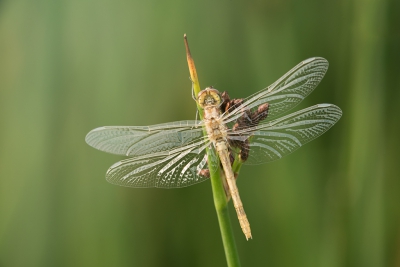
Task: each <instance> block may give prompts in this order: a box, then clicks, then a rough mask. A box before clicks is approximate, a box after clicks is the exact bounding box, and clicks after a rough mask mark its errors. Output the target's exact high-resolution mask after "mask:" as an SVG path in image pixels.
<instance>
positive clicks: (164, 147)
mask: <svg viewBox="0 0 400 267" xmlns="http://www.w3.org/2000/svg"><path fill="white" fill-rule="evenodd" d="M85 140H86V142H87V143H88V144H89V145H90V146H92V147H94V148H96V149H99V150H101V151H105V152H109V153H112V154H117V155H124V156H143V155H148V154H152V153H160V152H165V151H170V150H173V149H176V148H179V147H182V146H184V145H186V144H189V143H191V142H199V141H201V140H204V138H203V132H202V127H201V125H199V124H196V122H195V121H178V122H172V123H164V124H157V125H152V126H105V127H100V128H96V129H94V130H92V131H90V132H89V133H88V134H87V135H86V138H85Z"/></svg>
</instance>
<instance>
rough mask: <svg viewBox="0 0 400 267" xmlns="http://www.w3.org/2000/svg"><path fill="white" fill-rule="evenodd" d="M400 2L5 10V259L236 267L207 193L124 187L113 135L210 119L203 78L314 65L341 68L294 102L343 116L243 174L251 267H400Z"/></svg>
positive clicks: (1, 185)
mask: <svg viewBox="0 0 400 267" xmlns="http://www.w3.org/2000/svg"><path fill="white" fill-rule="evenodd" d="M399 25H400V2H399V1H396V0H368V1H362V0H361V1H360V0H358V1H315V0H306V1H295V0H292V1H291V0H284V1H282V0H279V1H278V0H269V1H261V0H258V1H226V0H222V1H210V0H203V1H179V0H177V1H154V0H149V1H134V0H132V1H129V0H114V1H93V0H37V1H28V0H15V1H14V0H13V1H6V0H3V1H0V266H225V265H226V262H225V255H224V251H223V247H222V242H221V238H220V232H219V228H218V222H217V217H216V213H215V210H214V206H213V200H212V193H211V185H210V183H209V182H204V183H202V184H199V185H196V186H192V187H188V188H184V189H174V190H163V189H154V188H153V189H132V188H123V187H118V186H114V185H111V184H109V183H107V182H106V181H105V178H104V176H105V172H106V170H107V169H108V167H109V166H111V165H112V164H113V163H114V162H116V161H118V160H121V159H123V157H118V156H115V155H111V154H106V153H103V152H100V151H97V150H95V149H93V148H91V147H89V146H88V145H87V144H86V143H85V141H84V137H85V135H86V133H87V132H89V131H90V130H91V129H93V128H95V127H98V126H104V125H149V124H157V123H163V122H169V121H177V120H186V119H194V118H195V114H196V108H195V104H194V102H193V100H192V98H191V91H190V89H191V83H190V81H189V78H188V77H189V72H188V69H187V63H186V57H185V50H184V45H183V34H184V33H187V34H188V39H189V43H190V45H191V50H192V54H193V57H194V59H195V61H196V66H197V70H198V73H199V78H200V84H201V86H202V87H203V88H204V87H206V86H210V85H213V86H214V87H216V88H217V89H219V90H221V91H224V90H227V91H229V93H230V95H231V97H234V98H240V97H245V96H248V95H250V94H252V93H255V92H257V91H258V90H260V89H262V88H264V87H266V86H268V85H269V84H271V83H272V82H274V81H275V80H276V79H278V78H279V77H280V76H281V75H283V74H284V73H285V72H286V71H288V70H289V69H291V68H292V67H293V66H295V65H296V64H297V63H299V62H300V61H301V60H304V59H306V58H309V57H312V56H321V57H325V58H327V59H328V61H329V62H330V69H329V70H328V72H327V75H326V76H325V78H324V79H323V81H322V82H321V84H320V85H319V86H318V88H317V89H316V90H315V91H314V93H312V94H311V95H310V96H309V97H307V99H306V100H304V101H303V103H302V104H301V105H300V106H298V107H296V109H300V108H304V107H307V106H310V105H313V104H317V103H334V104H336V105H338V106H340V107H341V108H342V110H343V117H342V119H341V120H340V121H339V122H338V123H337V124H336V125H335V126H334V127H333V128H332V129H331V130H330V131H329V132H327V133H326V134H324V135H323V136H322V137H320V138H318V139H317V140H315V141H313V142H312V143H310V144H307V145H306V146H304V147H303V148H301V149H300V150H298V151H296V152H295V153H294V154H292V155H290V156H287V157H286V158H284V159H282V160H280V161H277V162H273V163H269V164H266V165H260V166H247V167H244V168H243V169H242V171H241V174H240V176H239V180H238V186H239V189H240V190H241V197H242V200H243V202H244V206H245V208H246V212H247V214H248V217H249V219H250V222H251V227H252V231H253V236H254V239H253V240H251V241H248V242H247V241H246V240H245V238H244V236H243V234H242V233H241V230H240V227H239V224H238V222H237V219H236V215H235V212H234V210H233V208H232V207H231V210H230V211H231V222H232V225H233V228H234V229H235V233H234V234H235V237H236V241H237V246H238V250H239V254H240V259H241V262H242V265H243V266H307V267H310V266H328V267H336V266H338V267H339V266H363V267H369V266H400V205H399V204H400V181H399V178H400V171H399V170H400V167H399V150H400V138H399V136H400V124H399V114H400V75H399V74H400V68H399V63H400V53H399V48H400V30H399Z"/></svg>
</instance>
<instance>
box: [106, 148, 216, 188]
mask: <svg viewBox="0 0 400 267" xmlns="http://www.w3.org/2000/svg"><path fill="white" fill-rule="evenodd" d="M206 147H210V149H209V151H210V152H211V153H213V155H214V157H212V158H214V161H213V162H212V163H211V164H219V163H218V157H217V156H216V154H215V151H214V149H213V148H212V146H211V143H209V144H203V145H202V146H199V145H188V146H186V147H184V148H182V149H179V150H176V151H174V152H172V153H159V154H153V155H148V156H143V157H135V158H130V159H126V160H122V161H120V162H117V163H115V164H114V165H112V166H111V167H110V169H109V170H108V171H107V174H106V179H107V181H109V182H110V183H112V184H116V185H121V186H127V187H160V188H179V187H186V186H190V185H193V184H197V183H200V182H203V181H205V180H208V178H207V177H204V176H200V175H199V172H200V171H201V170H203V169H207V168H208V167H207V154H206V149H205V148H206Z"/></svg>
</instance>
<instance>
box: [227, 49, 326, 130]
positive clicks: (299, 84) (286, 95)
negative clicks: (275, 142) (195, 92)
mask: <svg viewBox="0 0 400 267" xmlns="http://www.w3.org/2000/svg"><path fill="white" fill-rule="evenodd" d="M328 66H329V63H328V61H327V60H326V59H324V58H320V57H315V58H309V59H307V60H304V61H302V62H300V63H299V64H298V65H297V66H295V67H294V68H293V69H291V70H290V71H289V72H287V73H286V74H285V75H283V76H282V77H281V78H280V79H279V80H277V81H276V82H274V83H273V84H271V85H270V86H268V87H267V88H265V89H263V90H261V91H260V92H258V93H256V94H254V95H252V96H250V97H248V98H246V99H245V100H244V101H243V104H242V105H241V106H239V107H238V108H236V109H234V110H229V111H228V112H226V113H225V114H224V122H225V123H229V122H233V121H235V120H236V119H238V118H239V117H240V116H242V114H243V112H244V111H245V110H251V111H254V110H256V109H257V108H258V107H259V106H260V105H262V104H265V103H268V104H269V111H268V117H267V119H266V120H267V121H268V120H271V119H273V118H276V117H277V116H279V115H280V114H282V113H284V112H286V111H288V110H290V109H291V108H293V107H294V106H296V105H297V104H299V103H300V102H301V101H302V100H303V99H304V98H305V97H306V96H307V95H309V94H310V93H311V92H312V91H313V90H314V88H315V87H317V85H318V84H319V82H320V81H321V80H322V78H323V77H324V75H325V73H326V71H327V70H328Z"/></svg>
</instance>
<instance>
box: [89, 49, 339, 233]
mask: <svg viewBox="0 0 400 267" xmlns="http://www.w3.org/2000/svg"><path fill="white" fill-rule="evenodd" d="M328 66H329V63H328V61H327V60H326V59H324V58H321V57H314V58H309V59H307V60H304V61H302V62H300V63H299V64H298V65H296V66H295V67H294V68H292V69H291V70H290V71H288V72H287V73H286V74H285V75H283V76H282V77H281V78H279V79H278V80H277V81H276V82H274V83H273V84H271V85H270V86H268V87H266V88H265V89H263V90H261V91H259V92H258V93H255V94H253V95H251V96H249V97H247V98H244V99H240V100H236V101H235V100H233V101H230V100H228V101H225V100H224V98H223V94H221V93H220V92H219V91H218V90H216V89H215V88H212V87H207V88H206V89H204V90H202V91H200V92H199V94H198V95H197V97H195V100H196V101H197V103H198V104H199V106H200V107H201V108H202V110H203V119H202V120H197V119H196V120H187V121H177V122H170V123H163V124H157V125H152V126H105V127H100V128H96V129H94V130H92V131H90V132H89V133H88V134H87V136H86V142H87V143H88V144H89V145H90V146H92V147H94V148H96V149H98V150H101V151H105V152H108V153H112V154H116V155H124V156H129V157H130V158H127V159H125V160H121V161H119V162H117V163H115V164H114V165H112V166H111V167H110V168H109V169H108V171H107V173H106V180H107V181H109V182H110V183H112V184H116V185H120V186H126V187H135V188H143V187H158V188H181V187H186V186H191V185H194V184H197V183H200V182H203V181H207V180H209V172H207V171H209V169H210V168H214V169H215V168H218V167H219V166H222V170H223V176H224V177H225V180H226V181H225V182H226V183H227V186H228V190H229V194H230V196H231V199H232V202H233V205H234V207H235V210H236V213H237V216H238V219H239V224H240V226H241V228H242V231H243V233H244V235H245V237H246V239H247V240H248V239H249V238H252V234H251V229H250V223H249V221H248V219H247V216H246V213H245V211H244V208H243V203H242V201H241V199H240V196H239V191H238V188H237V185H236V178H235V174H234V173H233V170H232V162H233V161H232V158H238V159H239V160H241V162H242V163H244V164H261V163H266V162H271V161H274V160H278V159H280V158H282V157H283V156H286V155H288V154H290V153H292V152H293V151H295V150H296V149H298V148H299V147H301V146H302V145H304V144H306V143H308V142H309V141H311V140H313V139H315V138H317V137H318V136H320V135H321V134H323V133H324V132H326V131H327V130H328V129H330V128H331V127H332V126H333V125H334V124H335V123H336V122H337V121H338V120H339V119H340V117H341V115H342V111H341V109H340V108H339V107H337V106H336V105H333V104H317V105H314V106H311V107H308V108H305V109H302V110H300V111H296V112H293V113H291V114H288V115H284V114H285V113H286V112H287V111H288V110H290V109H292V108H293V107H295V106H296V105H297V104H299V103H300V102H301V101H302V100H303V99H304V98H305V97H307V96H308V95H309V94H310V93H311V92H312V91H313V90H314V89H315V88H316V86H317V85H318V84H319V83H320V81H321V80H322V78H323V77H324V75H325V73H326V71H327V69H328Z"/></svg>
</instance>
